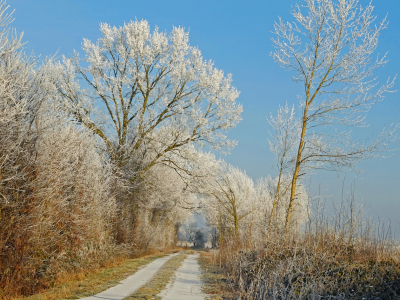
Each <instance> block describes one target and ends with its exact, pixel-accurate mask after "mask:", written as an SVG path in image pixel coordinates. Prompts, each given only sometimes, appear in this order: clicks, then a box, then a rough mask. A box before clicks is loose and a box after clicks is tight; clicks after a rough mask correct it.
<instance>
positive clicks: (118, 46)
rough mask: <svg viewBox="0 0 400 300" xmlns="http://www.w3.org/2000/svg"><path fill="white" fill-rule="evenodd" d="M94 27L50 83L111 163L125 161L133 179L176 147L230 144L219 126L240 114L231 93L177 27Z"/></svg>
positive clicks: (139, 23)
mask: <svg viewBox="0 0 400 300" xmlns="http://www.w3.org/2000/svg"><path fill="white" fill-rule="evenodd" d="M100 31H101V33H102V35H103V36H102V38H100V39H99V40H98V42H97V43H92V42H91V41H89V40H86V39H85V40H84V42H83V50H84V52H85V57H84V58H83V59H80V58H79V55H78V54H75V55H74V56H73V57H71V58H69V59H66V58H64V60H63V63H62V64H59V65H58V70H59V76H58V78H57V80H56V81H57V87H58V91H59V95H60V99H61V102H62V103H63V104H64V107H65V109H66V111H68V112H69V114H70V115H71V116H73V118H74V119H75V120H76V121H78V122H80V123H81V124H83V125H84V126H85V127H87V128H88V129H90V130H91V131H92V132H93V133H94V134H96V135H97V136H98V137H99V138H100V139H101V140H102V141H103V145H104V147H105V150H106V151H107V153H108V154H109V155H110V157H111V158H112V160H113V161H114V163H115V164H116V165H118V166H120V167H122V166H125V165H126V164H128V163H129V161H130V160H131V168H133V171H134V174H133V176H132V177H133V178H135V176H137V175H140V174H142V173H144V172H145V171H147V170H149V169H150V168H151V167H152V166H154V165H156V164H157V163H159V162H160V159H161V158H162V157H164V156H165V155H166V154H168V153H170V152H173V151H176V152H179V149H180V148H181V147H182V146H184V145H187V144H191V143H195V144H197V145H199V146H203V145H205V143H208V144H209V145H211V146H212V147H213V148H216V149H226V148H227V149H229V148H230V147H232V146H233V145H234V142H232V141H229V140H226V136H225V135H224V131H226V130H228V129H229V128H231V127H233V126H235V125H236V124H237V122H238V121H239V120H240V114H241V111H242V107H241V105H239V104H237V102H236V98H237V97H238V96H239V92H238V91H237V90H236V88H235V87H233V86H232V85H231V82H232V78H231V75H228V76H225V75H224V73H223V72H222V71H221V70H218V69H216V68H215V67H214V66H213V63H212V62H211V61H205V60H204V59H203V58H202V56H201V52H200V50H199V49H197V48H196V47H192V46H190V45H189V43H188V41H189V36H188V33H187V32H185V31H184V29H183V28H180V27H174V28H173V30H172V32H171V34H169V35H168V34H166V33H164V32H160V31H159V30H158V28H155V29H154V30H153V32H151V31H150V26H149V24H148V22H147V21H131V22H129V23H127V24H125V25H124V26H122V27H119V28H117V27H111V26H110V25H108V24H101V25H100ZM97 110H100V111H101V113H100V112H97ZM149 149H150V151H149ZM132 161H133V162H132ZM171 163H172V164H173V163H174V162H173V161H171Z"/></svg>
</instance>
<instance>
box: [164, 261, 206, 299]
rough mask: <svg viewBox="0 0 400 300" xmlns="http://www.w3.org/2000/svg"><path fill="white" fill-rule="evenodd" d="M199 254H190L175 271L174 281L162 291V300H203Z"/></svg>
mask: <svg viewBox="0 0 400 300" xmlns="http://www.w3.org/2000/svg"><path fill="white" fill-rule="evenodd" d="M198 257H199V254H191V255H188V257H187V258H186V259H185V260H184V261H183V263H182V266H181V267H180V268H179V269H178V270H177V271H176V274H175V281H174V282H173V283H171V284H169V286H168V287H167V288H166V289H165V290H164V291H162V292H161V293H160V294H159V296H161V297H162V299H163V300H188V299H190V300H204V299H205V297H206V295H205V294H204V293H203V292H202V291H201V286H202V281H201V279H200V273H201V271H200V266H199V264H198V262H197V259H198Z"/></svg>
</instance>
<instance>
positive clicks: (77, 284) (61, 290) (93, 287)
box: [14, 253, 167, 300]
mask: <svg viewBox="0 0 400 300" xmlns="http://www.w3.org/2000/svg"><path fill="white" fill-rule="evenodd" d="M166 254H167V253H165V254H154V255H147V256H143V257H140V258H135V259H121V260H119V261H116V262H114V263H113V264H111V265H108V266H105V267H104V268H101V269H100V270H97V271H96V272H93V273H89V274H87V273H81V274H76V276H74V277H73V279H71V280H68V281H67V282H62V283H59V284H56V286H55V287H53V288H50V289H48V290H46V291H44V292H42V293H39V294H35V295H32V296H29V297H22V298H14V300H19V299H24V300H56V299H57V300H60V299H79V298H83V297H89V296H92V295H95V294H98V293H100V292H102V291H104V290H106V289H108V288H110V287H113V286H115V285H116V284H118V282H119V281H121V280H123V279H125V278H126V277H128V276H130V275H132V274H134V273H135V272H136V271H138V270H139V269H140V268H141V267H142V266H145V265H147V264H149V263H151V262H152V261H154V260H156V259H157V258H161V257H163V256H165V255H166Z"/></svg>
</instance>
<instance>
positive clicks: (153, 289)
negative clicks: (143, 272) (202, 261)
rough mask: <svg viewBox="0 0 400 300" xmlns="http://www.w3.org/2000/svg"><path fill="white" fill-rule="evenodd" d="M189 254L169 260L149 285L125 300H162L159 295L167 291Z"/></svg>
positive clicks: (186, 252) (179, 255) (185, 253)
mask: <svg viewBox="0 0 400 300" xmlns="http://www.w3.org/2000/svg"><path fill="white" fill-rule="evenodd" d="M187 254H188V251H185V252H184V253H182V254H178V255H176V256H174V257H173V258H171V259H170V260H168V261H167V262H166V263H165V264H164V265H163V266H162V267H161V268H160V270H158V272H157V273H156V274H155V275H154V276H153V278H152V279H151V280H150V281H149V282H148V283H147V284H145V285H144V286H142V287H141V288H140V289H139V290H138V291H136V292H135V293H134V294H133V295H131V296H129V297H127V298H125V299H124V300H139V299H140V300H146V299H161V298H160V297H159V296H158V294H160V292H161V291H162V290H163V289H165V287H166V286H167V284H168V282H169V281H170V280H171V278H172V277H173V276H174V274H175V272H176V270H177V269H178V268H179V267H180V266H181V265H182V262H183V260H184V259H185V258H186V256H187Z"/></svg>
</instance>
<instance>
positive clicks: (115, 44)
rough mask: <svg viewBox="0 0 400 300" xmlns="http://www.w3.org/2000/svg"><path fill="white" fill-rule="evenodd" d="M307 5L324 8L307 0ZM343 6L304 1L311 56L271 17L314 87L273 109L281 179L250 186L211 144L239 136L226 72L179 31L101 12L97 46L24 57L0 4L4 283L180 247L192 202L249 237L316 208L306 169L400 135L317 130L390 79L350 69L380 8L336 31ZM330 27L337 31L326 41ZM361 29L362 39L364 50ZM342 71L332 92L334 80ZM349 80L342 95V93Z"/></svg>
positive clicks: (371, 38) (356, 116) (227, 234)
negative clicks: (355, 138)
mask: <svg viewBox="0 0 400 300" xmlns="http://www.w3.org/2000/svg"><path fill="white" fill-rule="evenodd" d="M306 2H307V3H308V4H309V5H310V7H311V9H315V6H313V5H311V4H312V3H313V1H312V0H307V1H306ZM318 3H320V5H319V6H318V7H319V8H320V9H321V11H326V12H328V11H332V10H331V8H332V7H333V6H332V5H330V4H329V3H331V2H330V1H328V0H324V1H320V2H318ZM340 3H341V4H340V5H341V6H340V7H339V8H340V9H339V10H340V11H342V12H343V14H342V15H340V18H338V16H336V15H334V16H332V17H331V19H330V21H329V22H333V23H335V24H336V25H335V26H333V27H329V26H327V27H324V26H325V25H324V24H325V23H324V24H323V25H324V26H322V25H321V26H315V24H314V23H318V22H325V21H326V20H325V19H324V18H322V19H319V18H316V19H315V20H312V16H314V15H315V16H317V15H318V13H317V12H316V11H315V12H313V13H314V14H311V16H310V17H304V16H303V15H302V14H300V13H297V14H295V16H296V18H297V19H298V21H299V22H300V23H301V24H303V25H304V26H305V27H306V29H307V30H309V31H313V30H316V34H315V35H311V37H315V38H316V39H317V41H316V42H315V43H314V40H313V41H312V43H311V46H306V48H307V49H312V48H313V47H316V49H315V51H314V53H311V54H310V53H308V52H307V51H306V50H304V52H300V53H297V52H296V51H297V45H298V44H299V40H298V38H295V36H294V35H293V34H292V33H293V32H298V30H299V29H298V28H297V27H296V28H295V27H292V25H290V24H285V23H283V22H280V23H277V24H275V29H276V34H277V36H278V39H277V40H275V41H274V42H275V44H276V46H277V48H278V50H277V52H276V53H275V54H273V56H274V58H275V60H276V61H277V62H278V63H280V64H282V65H283V66H285V67H288V68H292V69H295V70H297V72H298V73H299V74H297V75H298V78H297V77H296V78H297V79H296V80H297V81H303V82H304V84H305V87H306V100H305V102H304V101H303V100H301V103H300V106H299V110H300V113H301V117H300V118H297V117H295V111H296V110H297V109H295V107H290V106H288V105H286V106H284V107H281V108H280V109H279V110H278V114H277V115H276V116H275V117H270V118H269V122H270V125H271V126H272V128H273V131H272V138H271V142H270V146H271V150H272V151H273V152H274V154H275V155H276V158H277V161H276V162H277V170H278V177H277V178H270V177H268V178H265V179H261V180H259V181H258V182H257V183H256V184H255V183H254V182H253V180H252V179H251V178H250V177H249V176H247V175H246V173H245V172H243V171H241V170H239V169H238V168H236V167H234V166H230V165H228V164H226V163H225V162H224V161H222V160H217V159H216V158H215V156H214V155H213V154H212V153H208V152H205V151H203V150H202V149H204V147H207V148H208V149H212V150H217V151H221V152H228V151H229V150H230V149H231V148H232V147H234V146H235V144H236V142H235V141H231V140H228V139H227V138H226V135H225V133H226V131H228V130H229V129H230V128H232V127H234V126H235V125H236V124H237V123H238V122H239V121H240V119H241V112H242V106H241V105H240V104H239V103H237V101H236V99H237V98H238V96H239V92H238V91H237V90H236V88H235V87H234V86H233V85H232V78H231V75H225V74H224V73H223V71H221V70H218V69H217V68H215V67H214V65H213V63H212V62H211V61H205V60H204V59H203V57H202V56H201V52H200V51H199V49H198V48H196V47H192V46H190V45H189V41H188V39H189V37H188V33H187V32H185V31H184V29H183V28H177V27H174V28H173V30H172V32H171V33H170V34H167V33H165V32H160V31H159V30H158V28H155V29H154V30H153V31H151V30H150V26H149V24H148V23H147V22H146V21H132V22H129V23H126V24H125V25H124V26H121V27H111V26H110V25H108V24H101V25H100V31H101V33H102V37H101V38H100V39H99V40H98V41H97V42H96V43H93V42H91V41H89V40H86V39H85V40H84V41H83V47H82V48H83V53H84V55H83V57H80V55H79V54H78V53H75V54H74V55H72V56H70V57H69V58H66V57H62V58H61V59H56V58H51V59H49V60H48V61H46V62H45V63H43V64H40V63H38V61H37V59H35V57H27V56H25V55H24V52H23V47H22V44H21V37H19V36H17V35H16V33H14V32H13V31H10V30H9V27H8V26H9V23H10V22H11V20H12V18H11V15H9V14H7V12H6V9H7V7H6V4H5V2H4V1H2V2H0V26H1V28H2V31H1V33H0V91H1V92H0V130H1V135H0V254H1V256H0V274H1V275H0V285H1V288H2V291H3V293H6V294H11V293H15V294H18V293H22V294H30V293H33V292H35V291H37V290H39V289H41V288H43V287H45V286H49V285H51V284H52V283H53V282H55V280H56V279H57V277H58V276H59V275H60V274H62V273H63V272H64V273H67V272H70V271H71V270H81V269H85V268H89V267H96V266H97V265H100V264H101V263H102V262H103V261H105V260H109V259H110V258H112V257H115V256H118V255H127V256H132V255H140V254H142V253H145V252H147V251H151V250H152V249H157V248H166V247H170V246H174V245H175V244H176V239H177V232H178V230H179V228H178V226H177V224H179V223H180V222H183V221H184V220H185V219H187V218H188V217H189V216H190V214H191V213H192V212H193V211H195V210H197V211H199V212H201V211H203V212H204V213H205V216H206V218H207V221H208V222H209V224H210V225H212V226H213V227H214V229H215V230H214V232H215V236H214V240H215V241H217V242H216V244H219V245H222V244H223V243H225V242H226V241H227V240H230V239H235V238H236V237H238V236H240V235H241V236H246V237H248V238H249V239H248V240H249V241H250V242H262V241H265V240H266V239H268V238H269V237H270V234H271V233H272V232H278V233H281V232H286V233H288V232H289V231H298V230H299V228H300V225H301V224H302V223H304V222H305V221H306V220H307V219H308V217H309V214H310V212H309V207H308V202H309V201H308V196H307V193H306V191H305V189H304V187H303V186H302V185H301V179H302V178H304V175H305V174H307V173H309V171H310V170H311V169H330V170H340V169H343V168H353V167H354V165H355V163H356V162H357V161H358V160H360V159H362V158H369V157H373V156H374V155H375V153H376V152H379V151H381V150H384V149H385V148H386V146H387V145H388V142H389V141H390V140H391V139H392V136H393V134H394V132H395V130H392V131H387V132H384V133H383V134H382V135H381V136H379V137H378V138H377V139H376V140H373V141H372V142H371V143H367V144H358V143H353V142H352V141H351V139H350V132H349V131H346V130H345V131H342V132H341V133H340V132H339V134H338V135H337V136H332V135H324V134H323V133H320V132H318V131H316V130H317V129H318V128H319V127H318V126H322V125H324V126H325V125H335V124H339V125H343V126H350V125H354V126H362V125H363V124H364V123H363V122H362V120H363V117H362V116H363V115H364V114H365V113H366V112H367V111H368V110H369V108H370V106H371V105H372V104H374V103H375V102H376V101H377V100H378V99H381V98H382V97H383V96H382V95H383V93H384V92H387V91H388V90H390V88H391V87H392V86H393V82H388V83H387V84H386V85H384V86H382V87H381V89H379V90H378V92H376V93H371V90H373V88H374V87H375V86H376V84H375V83H371V82H369V81H367V82H366V83H365V82H364V81H365V80H366V78H368V77H369V76H371V74H372V71H373V69H375V68H376V67H380V66H382V65H384V64H385V61H384V60H382V61H377V62H376V64H375V65H373V66H372V68H371V69H370V71H365V72H364V73H362V74H361V75H359V76H358V77H357V74H359V72H360V71H359V69H360V67H359V66H361V67H362V68H364V69H365V68H366V66H367V65H368V64H369V62H370V59H369V55H370V54H371V53H372V52H373V50H375V48H376V45H377V36H378V33H379V31H380V30H381V29H383V28H384V27H385V26H386V25H385V24H386V23H385V21H384V22H383V23H382V25H381V27H379V28H377V29H376V30H375V31H374V34H372V35H368V34H367V33H368V32H369V31H366V30H364V29H365V28H366V27H368V26H369V24H370V23H371V22H372V21H373V20H372V19H371V18H370V16H371V12H372V11H370V10H367V11H366V14H364V15H361V16H360V17H359V18H358V19H357V22H358V23H357V22H356V23H354V24H356V25H357V24H358V25H357V26H358V27H361V29H357V30H356V31H354V32H355V33H356V34H353V35H351V34H350V35H349V34H348V35H346V36H345V38H347V40H346V39H345V40H344V41H342V38H343V37H342V36H340V37H338V36H337V32H336V31H335V30H336V28H342V27H343V28H344V29H346V28H347V27H346V26H350V25H351V24H350V25H346V24H347V23H346V22H344V21H345V16H346V12H347V11H351V9H352V8H354V5H356V4H357V3H356V1H344V0H343V1H340ZM346 3H347V4H348V6H346V5H345V4H346ZM325 4H326V6H324V5H325ZM307 18H308V19H307ZM340 20H342V21H341V22H339V21H340ZM313 22H314V23H313ZM310 24H311V25H310ZM313 24H314V25H313ZM339 25H340V26H342V27H340V26H339ZM358 27H357V28H358ZM363 28H364V29H363ZM324 30H325V31H327V33H326V35H325V36H331V37H332V39H333V40H332V39H331V40H332V41H333V42H334V43H333V44H332V42H330V41H329V42H328V41H327V40H328V39H325V38H324V39H323V40H322V41H318V38H320V37H321V35H320V34H321V33H322V32H324ZM290 32H292V33H290ZM340 32H341V31H340ZM364 35H367V37H368V38H367V39H366V40H364V42H365V43H367V44H368V45H369V46H368V45H367V46H368V47H367V50H368V51H366V50H365V49H364V48H362V47H361V46H360V47H361V48H360V47H358V43H357V39H358V38H359V37H362V36H364ZM285 39H287V40H288V42H283V41H282V40H285ZM343 43H344V44H343ZM349 43H350V44H351V43H354V45H353V46H354V47H353V48H351V49H352V51H353V52H354V53H353V52H349V53H353V54H352V55H351V57H355V59H356V61H357V62H358V65H357V63H355V64H349V60H350V58H349V54H346V53H347V52H345V53H344V54H343V53H342V56H340V55H339V54H341V53H340V51H341V49H342V48H343V47H345V46H346V45H348V44H349ZM332 45H336V46H335V47H334V48H332ZM321 49H322V52H321V53H322V54H321V53H320V52H319V51H320V50H321ZM320 55H322V56H320ZM339 58H340V59H342V60H340V59H339ZM312 59H314V63H310V62H312ZM338 59H339V61H338V62H337V64H336V60H338ZM326 67H328V69H327V71H326ZM325 71H326V72H325ZM324 72H325V73H324ZM332 72H333V73H332ZM318 80H320V81H318ZM321 80H322V81H321ZM327 80H328V81H327ZM318 82H319V83H318ZM334 83H338V84H339V89H338V90H331V89H330V88H331V85H333V84H334ZM343 84H348V85H350V88H349V89H343V87H342V86H341V85H343ZM366 84H367V85H366ZM352 85H354V87H353V88H351V86H352ZM340 93H342V94H344V95H345V96H344V98H343V99H342V98H340V99H339V98H338V99H336V96H335V95H339V94H340ZM359 94H360V95H361V96H357V95H359ZM325 95H329V97H328V99H325V98H324V97H325ZM332 95H334V96H332ZM337 97H339V96H337ZM324 99H325V100H324ZM339 100H340V101H339ZM318 101H320V102H318ZM342 115H344V117H343V118H342V117H340V116H342ZM360 115H361V117H360ZM313 130H315V131H313ZM302 176H303V177H302Z"/></svg>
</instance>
